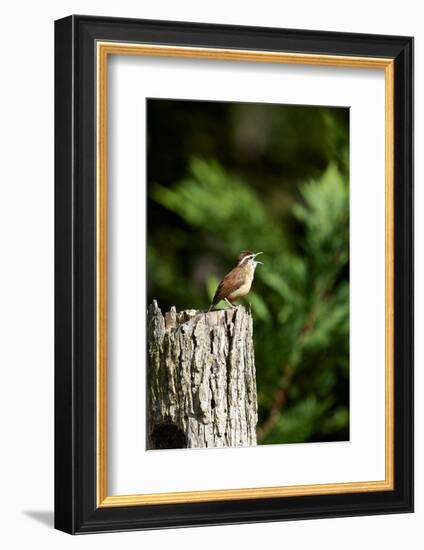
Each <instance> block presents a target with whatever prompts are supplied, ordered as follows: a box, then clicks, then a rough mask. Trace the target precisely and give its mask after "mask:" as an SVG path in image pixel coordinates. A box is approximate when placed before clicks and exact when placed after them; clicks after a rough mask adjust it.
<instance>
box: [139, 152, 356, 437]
mask: <svg viewBox="0 0 424 550" xmlns="http://www.w3.org/2000/svg"><path fill="white" fill-rule="evenodd" d="M345 173H346V172H345V171H344V170H343V166H342V163H341V162H339V161H338V160H337V159H336V160H335V162H334V163H330V164H329V165H328V167H327V169H326V170H325V171H324V172H322V173H321V175H320V176H319V177H318V178H316V179H314V180H311V181H308V182H307V183H302V184H301V185H299V186H298V195H297V197H296V198H295V200H293V201H292V206H291V208H290V209H289V212H288V216H287V219H284V220H283V219H281V218H278V217H276V216H275V214H274V210H273V207H272V204H271V203H270V202H269V201H266V200H264V199H263V198H262V197H261V196H260V195H259V194H258V192H257V191H256V190H255V189H254V187H253V186H252V185H249V184H248V183H247V182H246V181H244V180H243V179H242V178H241V177H240V176H237V175H235V174H232V173H230V172H228V171H227V170H225V169H224V168H223V166H222V165H220V164H219V163H218V162H217V161H206V160H204V159H200V158H193V159H192V160H191V163H190V167H189V172H188V175H187V176H186V177H185V178H183V179H181V180H180V181H177V182H176V183H175V184H174V185H172V186H169V187H165V186H163V185H158V184H157V185H153V186H152V187H151V198H152V199H153V200H154V201H155V202H156V203H157V204H159V205H161V207H163V208H164V209H166V210H167V211H169V212H170V213H172V215H173V216H176V219H177V220H178V224H177V225H178V229H176V230H175V231H172V234H169V232H168V233H167V234H166V235H161V234H155V235H153V237H152V239H151V240H149V243H150V246H149V250H148V265H149V279H151V280H152V285H151V287H150V289H149V292H150V294H151V296H152V297H153V296H154V297H156V298H158V299H159V300H160V301H161V302H162V303H165V305H166V304H167V302H169V303H170V304H175V305H176V306H177V307H180V308H186V307H200V308H205V307H207V306H208V304H209V303H210V299H211V297H212V295H213V293H214V291H215V288H216V285H217V282H218V281H219V279H220V277H222V275H223V274H225V272H226V271H228V269H229V267H230V266H231V265H232V264H233V262H234V258H235V257H236V255H237V254H238V253H239V251H240V250H243V249H246V248H248V249H252V250H255V251H263V252H264V255H263V261H264V265H263V266H259V267H258V269H257V271H256V276H255V283H254V287H253V290H252V292H251V293H250V294H249V296H248V297H247V301H248V302H250V305H251V307H252V310H253V314H254V338H255V353H256V368H257V383H258V399H259V417H260V419H259V425H258V432H259V441H260V443H292V442H304V441H326V440H327V441H328V440H330V441H331V440H337V439H347V438H348V435H349V429H348V426H349V413H348V403H349V287H348V270H349V267H348V261H349V252H348V251H349V234H348V224H349V218H348V213H349V191H348V184H347V181H346V176H344V175H343V174H345ZM287 228H288V229H287ZM287 235H288V236H287ZM288 237H289V238H288ZM165 243H166V244H165Z"/></svg>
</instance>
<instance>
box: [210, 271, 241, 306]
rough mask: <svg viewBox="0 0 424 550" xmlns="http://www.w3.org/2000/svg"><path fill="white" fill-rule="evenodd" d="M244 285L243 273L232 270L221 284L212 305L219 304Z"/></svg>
mask: <svg viewBox="0 0 424 550" xmlns="http://www.w3.org/2000/svg"><path fill="white" fill-rule="evenodd" d="M243 283H244V277H243V273H241V272H240V270H238V269H237V270H236V269H232V270H231V271H230V272H229V273H227V275H225V277H224V278H223V279H222V281H221V282H220V283H219V285H218V288H217V289H216V292H215V296H214V297H213V300H212V305H215V304H217V303H218V302H219V301H220V300H223V299H224V298H225V297H226V296H229V295H230V294H232V293H233V292H235V291H236V290H237V289H238V288H240V287H241V285H242V284H243Z"/></svg>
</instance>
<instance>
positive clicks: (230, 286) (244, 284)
mask: <svg viewBox="0 0 424 550" xmlns="http://www.w3.org/2000/svg"><path fill="white" fill-rule="evenodd" d="M259 254H263V252H256V253H254V252H250V250H242V251H241V252H240V254H239V256H238V258H237V262H236V265H235V266H234V267H233V269H232V270H231V271H230V272H229V273H227V275H225V277H224V278H223V279H222V281H221V282H220V283H219V285H218V288H217V289H216V292H215V295H214V297H213V300H212V303H211V305H210V308H209V310H208V311H211V310H212V308H213V307H214V306H215V305H216V304H217V303H218V302H220V301H221V300H225V301H226V302H227V304H228V305H229V306H230V307H232V308H235V307H236V306H235V305H234V304H233V303H232V301H233V300H238V299H240V298H243V296H246V294H248V293H249V291H250V287H251V286H252V282H253V276H254V275H255V269H256V266H257V265H258V264H262V262H258V261H256V256H259ZM262 265H263V264H262Z"/></svg>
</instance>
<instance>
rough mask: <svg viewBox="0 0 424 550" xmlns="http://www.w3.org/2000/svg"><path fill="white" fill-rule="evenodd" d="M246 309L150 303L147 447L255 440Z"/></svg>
mask: <svg viewBox="0 0 424 550" xmlns="http://www.w3.org/2000/svg"><path fill="white" fill-rule="evenodd" d="M252 333H253V323H252V315H251V313H250V311H248V310H247V309H246V308H245V307H243V306H238V307H237V308H235V309H225V310H217V311H211V312H203V311H196V310H185V311H181V312H177V311H176V310H175V308H174V307H173V308H171V310H170V311H169V312H167V313H165V315H163V314H162V312H161V310H160V309H159V307H158V304H157V302H156V301H155V300H154V301H153V303H152V304H151V306H150V307H149V310H148V358H149V361H148V363H149V365H148V376H147V384H148V390H147V396H148V399H147V401H148V403H147V448H148V449H179V448H195V447H196V448H199V447H238V446H251V445H256V423H257V397H256V372H255V358H254V349H253V339H252Z"/></svg>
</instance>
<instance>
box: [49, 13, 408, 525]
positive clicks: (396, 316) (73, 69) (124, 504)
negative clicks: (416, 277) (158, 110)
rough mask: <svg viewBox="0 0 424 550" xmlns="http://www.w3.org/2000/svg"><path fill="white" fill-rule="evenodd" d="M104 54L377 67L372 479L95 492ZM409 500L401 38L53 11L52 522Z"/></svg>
mask: <svg viewBox="0 0 424 550" xmlns="http://www.w3.org/2000/svg"><path fill="white" fill-rule="evenodd" d="M117 54H118V55H121V56H137V55H144V56H146V55H147V56H150V57H160V58H165V59H166V58H175V57H176V58H178V59H186V58H189V59H196V60H197V61H198V62H199V63H207V61H208V60H220V61H226V60H227V61H231V62H240V63H243V62H246V61H248V62H250V63H263V62H266V63H273V64H274V63H277V64H278V63H281V64H283V65H295V66H298V65H300V66H313V67H316V68H317V69H319V68H325V67H349V68H352V69H358V70H359V69H363V68H370V69H381V70H382V71H384V79H385V94H386V95H385V145H384V147H385V152H386V158H385V200H386V203H385V285H386V286H385V328H384V332H385V346H386V347H385V382H384V384H385V386H384V394H385V434H384V438H385V439H384V441H385V447H384V448H385V478H384V480H379V481H372V480H371V481H370V480H364V481H361V482H357V481H355V482H345V483H341V482H337V483H331V482H330V483H324V484H323V483H318V484H306V485H302V484H301V485H299V484H293V485H290V486H284V487H281V486H278V485H273V486H269V487H253V488H237V487H235V488H233V489H228V488H227V489H220V487H219V485H218V486H217V487H216V488H214V489H213V490H206V491H183V492H167V493H162V492H160V493H149V494H145V495H140V494H127V495H109V494H108V484H107V471H108V470H107V448H108V447H107V439H108V433H107V415H108V410H107V346H108V341H107V316H108V310H107V275H106V274H107V261H108V260H107V249H108V240H107V236H108V233H107V219H108V218H107V217H108V205H107V173H108V150H107V119H108V97H107V86H108V80H107V78H108V71H107V68H108V59H109V58H110V57H111V56H113V55H117ZM199 460H201V459H200V458H199ZM145 474H146V475H149V472H145ZM411 511H413V39H412V38H410V37H401V36H382V35H365V34H350V33H336V32H322V31H310V30H292V29H290V30H288V29H272V28H258V27H237V26H226V25H209V24H200V23H181V22H178V23H176V22H168V21H147V20H131V19H118V18H109V17H91V16H77V15H73V16H70V17H66V18H64V19H60V20H58V21H56V22H55V527H56V528H57V529H59V530H62V531H65V532H67V533H71V534H77V533H78V534H79V533H95V532H106V531H122V530H135V529H154V528H167V527H168V528H169V527H183V526H200V525H218V524H232V523H250V522H263V521H279V520H289V519H308V518H325V517H337V516H358V515H369V514H387V513H398V512H411Z"/></svg>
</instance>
